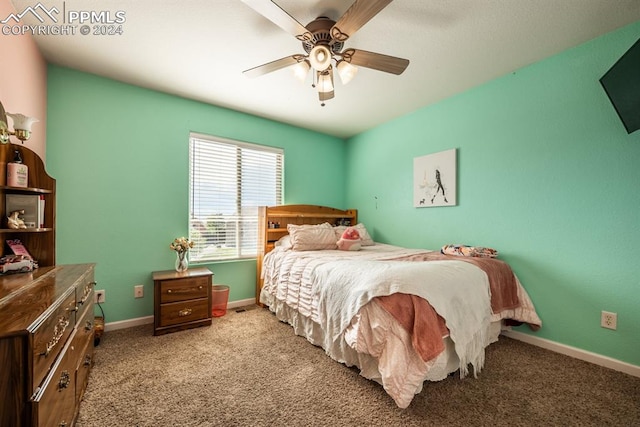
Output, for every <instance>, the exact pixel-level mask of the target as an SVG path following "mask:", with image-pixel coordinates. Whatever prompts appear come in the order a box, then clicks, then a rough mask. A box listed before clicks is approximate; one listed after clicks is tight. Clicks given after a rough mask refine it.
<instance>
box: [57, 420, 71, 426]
mask: <svg viewBox="0 0 640 427" xmlns="http://www.w3.org/2000/svg"><path fill="white" fill-rule="evenodd" d="M68 425H69V424H67V422H66V421H60V424H58V427H67V426H68Z"/></svg>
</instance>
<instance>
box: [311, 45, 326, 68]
mask: <svg viewBox="0 0 640 427" xmlns="http://www.w3.org/2000/svg"><path fill="white" fill-rule="evenodd" d="M309 62H311V66H312V67H313V68H314V69H316V70H318V71H324V70H326V69H327V68H329V67H330V66H331V51H330V50H329V48H328V47H327V46H325V45H322V44H319V45H316V46H314V48H313V49H311V52H309Z"/></svg>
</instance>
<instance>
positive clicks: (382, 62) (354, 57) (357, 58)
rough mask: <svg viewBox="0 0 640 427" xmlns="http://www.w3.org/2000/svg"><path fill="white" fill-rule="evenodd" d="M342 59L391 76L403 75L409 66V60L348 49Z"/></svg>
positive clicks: (343, 53)
mask: <svg viewBox="0 0 640 427" xmlns="http://www.w3.org/2000/svg"><path fill="white" fill-rule="evenodd" d="M342 58H343V59H344V60H345V61H347V62H349V63H351V65H359V66H361V67H366V68H372V69H374V70H378V71H384V72H385V73H391V74H398V75H399V74H402V72H403V71H404V70H405V69H406V68H407V67H408V66H409V60H408V59H402V58H397V57H395V56H389V55H383V54H381V53H375V52H367V51H366V50H360V49H347V50H345V51H344V52H342Z"/></svg>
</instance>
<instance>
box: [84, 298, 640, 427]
mask: <svg viewBox="0 0 640 427" xmlns="http://www.w3.org/2000/svg"><path fill="white" fill-rule="evenodd" d="M76 425H77V426H78V427H96V426H97V427H102V426H116V425H118V426H140V427H141V426H403V427H404V426H407V427H408V426H640V378H637V377H633V376H630V375H627V374H624V373H620V372H617V371H613V370H610V369H607V368H603V367H600V366H597V365H593V364H590V363H587V362H584V361H580V360H577V359H573V358H570V357H567V356H564V355H560V354H557V353H553V352H551V351H548V350H545V349H541V348H539V347H535V346H532V345H529V344H526V343H523V342H520V341H516V340H513V339H510V338H506V337H500V340H499V341H498V342H497V343H495V344H492V345H491V346H490V347H489V348H488V349H487V357H486V363H485V368H484V370H483V371H482V372H481V373H480V375H479V376H478V378H473V376H471V377H468V378H465V379H460V378H459V376H458V375H457V374H455V375H452V376H449V377H448V378H447V379H445V380H443V381H440V382H427V383H425V385H424V389H423V390H422V392H421V393H420V394H418V395H417V396H416V397H415V398H414V400H413V401H412V403H411V405H410V406H409V407H408V408H407V409H399V408H398V407H397V406H396V405H395V403H394V402H393V400H392V399H391V398H390V397H389V396H388V395H387V394H386V393H385V392H384V390H383V388H382V386H380V385H379V384H377V383H375V382H373V381H369V380H367V379H365V378H363V377H361V376H360V375H359V374H358V371H357V370H356V369H354V368H348V367H346V366H345V365H342V364H340V363H337V362H335V361H333V360H331V359H330V358H329V357H328V356H327V355H326V354H325V353H324V350H322V349H321V348H318V347H315V346H313V345H311V344H310V343H309V342H308V341H307V340H306V339H305V338H302V337H299V336H296V335H294V333H293V329H292V328H291V327H290V326H289V325H287V324H285V323H282V322H279V321H278V320H277V319H276V317H275V316H274V315H273V314H272V313H271V312H269V310H267V309H262V308H257V307H247V309H246V310H245V311H242V312H235V311H229V312H228V313H227V314H226V315H225V316H223V317H219V318H214V321H213V325H212V326H210V327H203V328H197V329H191V330H186V331H181V332H177V333H173V334H167V335H162V336H157V337H156V336H153V327H152V325H144V326H139V327H134V328H129V329H122V330H117V331H110V332H107V333H106V334H105V335H104V336H103V337H102V342H101V343H100V345H99V346H98V347H96V352H95V366H94V368H93V369H92V371H91V373H90V378H89V385H88V388H87V390H86V392H85V396H84V398H83V401H82V403H81V406H80V414H79V416H78V420H77V424H76Z"/></svg>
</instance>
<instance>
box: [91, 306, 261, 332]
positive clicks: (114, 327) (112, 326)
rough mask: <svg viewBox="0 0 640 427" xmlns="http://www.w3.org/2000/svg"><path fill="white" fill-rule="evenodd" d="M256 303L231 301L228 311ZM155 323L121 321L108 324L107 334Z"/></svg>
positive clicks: (149, 320) (147, 318) (146, 318)
mask: <svg viewBox="0 0 640 427" xmlns="http://www.w3.org/2000/svg"><path fill="white" fill-rule="evenodd" d="M255 303H256V299H255V298H248V299H242V300H238V301H230V302H229V303H228V304H227V309H228V310H230V309H233V308H238V307H244V306H247V305H252V304H255ZM149 323H153V316H144V317H137V318H135V319H127V320H119V321H117V322H108V323H105V325H104V330H105V332H108V331H115V330H117V329H125V328H132V327H134V326H140V325H147V324H149Z"/></svg>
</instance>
